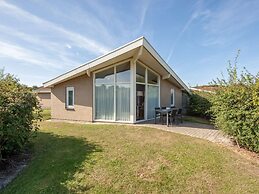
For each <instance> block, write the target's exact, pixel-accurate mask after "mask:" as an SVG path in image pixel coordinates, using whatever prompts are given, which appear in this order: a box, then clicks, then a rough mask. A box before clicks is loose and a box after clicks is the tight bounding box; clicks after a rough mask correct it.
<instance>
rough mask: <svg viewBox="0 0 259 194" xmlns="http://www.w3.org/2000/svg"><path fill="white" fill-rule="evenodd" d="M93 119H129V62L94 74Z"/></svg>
mask: <svg viewBox="0 0 259 194" xmlns="http://www.w3.org/2000/svg"><path fill="white" fill-rule="evenodd" d="M95 119H101V120H117V121H129V120H130V63H129V62H127V63H124V64H121V65H118V66H115V67H112V68H109V69H106V70H103V71H100V72H98V73H96V74H95Z"/></svg>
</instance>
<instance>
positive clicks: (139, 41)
mask: <svg viewBox="0 0 259 194" xmlns="http://www.w3.org/2000/svg"><path fill="white" fill-rule="evenodd" d="M143 43H144V37H140V38H138V39H136V40H134V41H132V42H129V43H127V44H125V45H123V46H121V47H119V48H117V49H115V50H113V51H111V52H109V53H107V54H105V55H102V56H100V57H98V58H96V59H94V60H92V61H89V62H88V63H86V64H83V65H81V66H79V67H77V68H75V69H73V70H71V71H68V72H67V73H64V74H62V75H60V76H58V77H56V78H54V79H51V80H49V81H47V82H45V83H43V86H44V87H51V86H53V85H55V84H57V83H60V82H62V81H63V80H65V79H68V78H69V77H72V76H75V75H77V74H79V73H81V72H83V71H87V70H88V69H90V68H92V67H94V66H97V65H99V64H101V63H103V62H105V61H108V60H110V59H113V58H115V57H117V56H119V55H121V54H123V53H126V52H128V51H130V50H133V49H135V48H138V47H140V46H142V45H143Z"/></svg>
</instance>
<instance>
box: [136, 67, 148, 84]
mask: <svg viewBox="0 0 259 194" xmlns="http://www.w3.org/2000/svg"><path fill="white" fill-rule="evenodd" d="M145 71H146V69H145V68H144V67H143V66H142V65H140V64H139V63H137V69H136V81H137V82H141V83H145Z"/></svg>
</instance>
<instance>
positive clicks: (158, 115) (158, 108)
mask: <svg viewBox="0 0 259 194" xmlns="http://www.w3.org/2000/svg"><path fill="white" fill-rule="evenodd" d="M160 109H161V108H160V107H155V124H156V118H157V117H159V120H160V122H161V113H160V112H158V110H160Z"/></svg>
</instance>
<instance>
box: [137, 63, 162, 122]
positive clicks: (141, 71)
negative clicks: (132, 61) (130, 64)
mask: <svg viewBox="0 0 259 194" xmlns="http://www.w3.org/2000/svg"><path fill="white" fill-rule="evenodd" d="M136 82H137V85H136V89H137V90H136V119H137V120H142V119H144V118H147V119H152V118H154V116H155V107H157V106H158V105H159V77H158V75H157V74H156V73H154V72H153V71H151V70H150V69H148V68H146V67H145V66H143V65H142V64H140V63H139V62H138V63H137V67H136ZM145 112H147V113H146V114H145ZM144 115H146V116H145V117H144Z"/></svg>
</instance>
